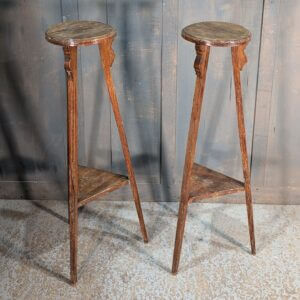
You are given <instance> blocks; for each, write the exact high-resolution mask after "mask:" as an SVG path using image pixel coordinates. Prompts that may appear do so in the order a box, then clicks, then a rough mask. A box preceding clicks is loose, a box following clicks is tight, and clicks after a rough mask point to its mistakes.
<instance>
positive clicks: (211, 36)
mask: <svg viewBox="0 0 300 300" xmlns="http://www.w3.org/2000/svg"><path fill="white" fill-rule="evenodd" d="M182 37H183V38H184V39H186V40H188V41H190V42H193V43H196V44H201V45H207V46H219V47H228V46H229V47H232V46H237V45H240V44H244V43H247V42H249V41H250V39H251V33H250V31H249V30H248V29H246V28H244V27H243V26H240V25H237V24H233V23H227V22H199V23H194V24H191V25H189V26H187V27H185V28H183V30H182Z"/></svg>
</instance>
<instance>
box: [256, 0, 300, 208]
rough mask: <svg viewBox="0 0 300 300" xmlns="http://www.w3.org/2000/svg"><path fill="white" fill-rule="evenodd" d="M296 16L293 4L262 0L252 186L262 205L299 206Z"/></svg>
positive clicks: (299, 5)
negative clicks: (263, 203)
mask: <svg viewBox="0 0 300 300" xmlns="http://www.w3.org/2000/svg"><path fill="white" fill-rule="evenodd" d="M299 13H300V3H299V1H296V0H294V1H293V0H292V1H284V0H281V1H270V0H267V1H265V10H264V25H263V31H262V45H261V57H260V69H259V80H258V82H259V84H258V92H257V108H256V118H255V128H254V143H253V145H254V148H253V171H252V182H253V184H254V185H255V186H256V187H257V190H258V197H259V199H258V200H259V201H263V202H266V203H282V204H285V203H298V204H299V203H300V200H299V199H300V188H299V187H300V176H299V175H300V171H299V170H300V169H299V166H300V156H299V149H300V135H299V130H298V123H299V113H298V112H299V110H300V102H299V99H300V84H299V78H300V71H299V70H300V61H299V53H300V38H299V30H298V29H299V26H300V19H299Z"/></svg>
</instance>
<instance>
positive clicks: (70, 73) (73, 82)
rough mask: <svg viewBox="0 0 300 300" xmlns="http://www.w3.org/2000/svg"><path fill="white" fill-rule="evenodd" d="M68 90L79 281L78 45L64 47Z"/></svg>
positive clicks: (73, 242)
mask: <svg viewBox="0 0 300 300" xmlns="http://www.w3.org/2000/svg"><path fill="white" fill-rule="evenodd" d="M63 50H64V56H65V64H64V66H65V71H66V78H67V92H68V106H67V109H68V113H67V120H68V121H67V125H68V126H67V131H68V203H69V228H70V269H71V270H70V273H71V283H72V284H75V283H76V282H77V240H78V136H77V134H78V123H77V114H78V112H77V47H64V48H63Z"/></svg>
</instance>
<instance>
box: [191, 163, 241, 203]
mask: <svg viewBox="0 0 300 300" xmlns="http://www.w3.org/2000/svg"><path fill="white" fill-rule="evenodd" d="M191 180H192V182H191V185H190V193H189V201H190V202H192V201H195V200H202V199H206V198H212V197H219V196H223V195H227V194H233V193H237V192H241V191H244V183H243V182H241V181H238V180H236V179H234V178H231V177H228V176H226V175H224V174H222V173H219V172H216V171H213V170H210V169H208V168H206V167H204V166H201V165H198V164H196V163H194V165H193V169H192V177H191Z"/></svg>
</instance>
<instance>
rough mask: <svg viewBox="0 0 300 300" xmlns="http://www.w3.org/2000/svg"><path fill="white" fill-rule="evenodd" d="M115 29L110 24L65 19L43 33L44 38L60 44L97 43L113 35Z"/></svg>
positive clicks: (114, 34)
mask: <svg viewBox="0 0 300 300" xmlns="http://www.w3.org/2000/svg"><path fill="white" fill-rule="evenodd" d="M116 34H117V32H116V30H115V29H114V28H113V27H111V26H110V25H107V24H104V23H101V22H95V21H66V22H62V23H59V24H56V25H53V26H51V27H50V28H49V29H48V30H47V31H46V33H45V37H46V40H47V41H48V42H50V43H52V44H57V45H60V46H72V47H73V46H79V45H86V46H88V45H93V44H98V43H99V42H100V41H101V40H104V39H107V38H112V37H115V36H116Z"/></svg>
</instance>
